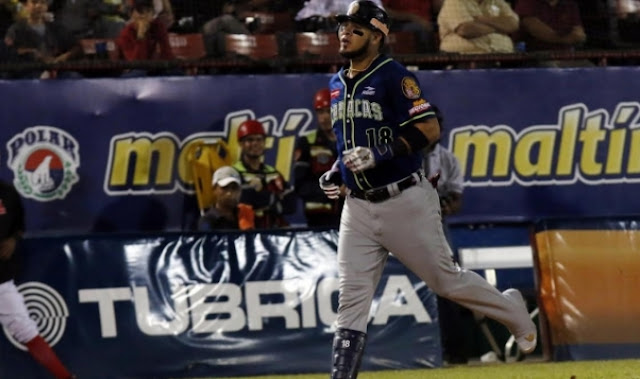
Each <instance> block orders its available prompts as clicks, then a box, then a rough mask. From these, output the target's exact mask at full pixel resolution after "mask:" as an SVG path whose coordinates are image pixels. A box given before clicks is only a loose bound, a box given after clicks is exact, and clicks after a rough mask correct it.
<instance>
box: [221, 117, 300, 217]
mask: <svg viewBox="0 0 640 379" xmlns="http://www.w3.org/2000/svg"><path fill="white" fill-rule="evenodd" d="M265 139H266V133H265V131H264V127H263V126H262V124H261V123H260V122H259V121H256V120H247V121H244V122H243V123H242V124H240V127H239V128H238V141H240V146H241V148H242V154H241V157H240V160H239V161H238V162H236V163H235V164H234V165H233V167H234V168H235V169H236V170H238V172H240V176H241V178H242V195H241V196H240V202H242V203H245V204H251V206H253V209H254V211H255V214H256V227H257V228H276V227H283V226H288V225H289V223H288V222H287V220H286V219H285V217H284V216H285V215H287V214H292V213H293V212H295V210H296V196H295V192H294V191H293V188H291V186H290V185H289V184H288V183H287V182H286V181H285V180H284V176H282V174H281V173H280V172H278V171H277V170H276V169H275V168H274V167H273V166H270V165H268V164H265V163H263V162H262V160H263V158H264V150H265Z"/></svg>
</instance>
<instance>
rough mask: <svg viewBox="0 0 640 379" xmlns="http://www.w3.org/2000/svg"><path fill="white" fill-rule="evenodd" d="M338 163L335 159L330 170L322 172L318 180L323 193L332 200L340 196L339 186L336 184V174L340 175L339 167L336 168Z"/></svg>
mask: <svg viewBox="0 0 640 379" xmlns="http://www.w3.org/2000/svg"><path fill="white" fill-rule="evenodd" d="M339 163H340V162H338V161H336V162H335V163H334V164H333V166H331V170H329V171H327V172H325V173H324V174H322V176H320V179H319V180H318V182H319V184H320V188H321V189H322V191H323V192H324V194H325V195H327V197H328V198H329V199H332V200H335V199H337V198H339V197H340V186H339V185H338V184H336V175H338V176H339V175H340V169H339V168H338V164H339Z"/></svg>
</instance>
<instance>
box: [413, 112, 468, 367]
mask: <svg viewBox="0 0 640 379" xmlns="http://www.w3.org/2000/svg"><path fill="white" fill-rule="evenodd" d="M431 109H433V111H434V112H435V114H436V117H437V118H438V125H439V127H440V135H441V136H442V135H443V134H442V128H443V126H444V120H443V117H442V113H441V112H440V109H439V108H438V107H437V106H435V105H433V104H432V105H431ZM423 155H424V159H423V161H422V167H423V169H424V172H425V174H426V175H427V177H428V178H430V179H429V180H430V181H431V183H432V184H434V185H435V186H436V190H437V192H438V196H439V197H440V210H441V214H442V230H443V232H444V234H445V237H446V238H447V241H448V242H449V245H450V246H452V249H451V250H452V251H455V249H454V248H453V246H454V245H453V244H452V241H451V234H450V233H449V228H448V224H447V220H446V219H447V217H448V216H450V215H453V214H455V213H458V212H459V211H460V207H461V206H462V192H463V180H464V178H463V175H462V171H461V170H460V162H459V161H458V158H456V156H455V155H453V153H451V152H450V151H449V150H447V149H445V148H444V147H443V146H442V145H441V144H440V143H439V141H438V143H435V144H433V145H431V146H430V147H428V148H426V149H424V150H423ZM452 259H454V261H456V262H457V257H455V256H454V257H452ZM464 311H465V310H464V309H463V308H462V307H461V306H460V305H458V304H457V303H455V302H453V301H451V300H448V299H446V298H443V297H440V296H438V313H439V317H438V318H439V323H440V338H441V340H442V349H443V359H444V360H445V361H447V362H448V363H451V364H460V363H467V361H468V351H467V348H466V346H467V341H465V334H464V330H463V329H461V328H460V326H461V325H464V323H463V321H462V318H463V313H464Z"/></svg>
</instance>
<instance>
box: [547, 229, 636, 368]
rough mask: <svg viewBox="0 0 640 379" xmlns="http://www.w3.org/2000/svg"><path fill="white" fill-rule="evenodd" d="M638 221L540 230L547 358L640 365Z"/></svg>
mask: <svg viewBox="0 0 640 379" xmlns="http://www.w3.org/2000/svg"><path fill="white" fill-rule="evenodd" d="M639 225H640V218H621V219H567V220H552V221H544V222H540V223H538V224H537V226H536V233H535V251H536V252H535V262H536V276H537V280H538V291H539V297H540V307H541V315H542V319H543V321H542V322H541V325H543V331H544V333H543V336H544V341H545V347H546V350H545V353H546V355H547V356H548V357H549V358H551V359H553V360H597V359H620V358H640V325H638V320H639V319H640V302H639V301H638V293H640V243H639V242H638V241H640V226H639Z"/></svg>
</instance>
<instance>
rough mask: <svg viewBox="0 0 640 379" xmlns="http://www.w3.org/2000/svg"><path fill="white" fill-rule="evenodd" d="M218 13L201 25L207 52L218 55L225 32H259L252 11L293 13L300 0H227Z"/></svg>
mask: <svg viewBox="0 0 640 379" xmlns="http://www.w3.org/2000/svg"><path fill="white" fill-rule="evenodd" d="M222 3H223V6H222V8H221V9H219V10H218V13H217V14H216V15H215V16H214V17H213V18H212V19H211V20H209V21H207V22H206V23H205V24H204V25H203V26H202V34H203V36H204V39H205V45H206V48H207V53H208V54H209V55H211V56H220V55H223V54H224V52H225V45H224V42H225V35H226V34H252V33H256V32H257V33H260V32H261V25H260V20H259V19H256V18H254V17H253V15H252V12H264V13H274V12H283V13H288V14H293V13H294V12H295V11H296V10H297V9H299V8H300V5H299V3H300V0H227V1H223V2H222Z"/></svg>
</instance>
